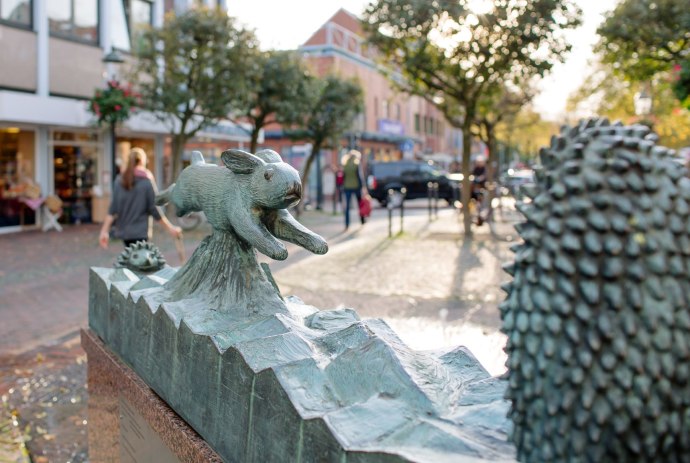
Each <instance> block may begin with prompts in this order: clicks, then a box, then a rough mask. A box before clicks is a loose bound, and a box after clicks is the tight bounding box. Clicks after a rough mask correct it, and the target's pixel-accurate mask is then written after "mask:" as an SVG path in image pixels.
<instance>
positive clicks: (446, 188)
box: [367, 161, 458, 206]
mask: <svg viewBox="0 0 690 463" xmlns="http://www.w3.org/2000/svg"><path fill="white" fill-rule="evenodd" d="M429 182H437V183H438V195H439V198H441V199H445V200H446V201H448V203H449V204H452V203H453V201H454V200H455V198H456V195H457V192H456V191H457V188H458V184H457V182H455V181H453V180H451V179H450V178H448V176H447V174H445V173H444V172H443V171H441V170H439V169H437V168H435V167H434V166H433V165H430V164H429V163H427V162H421V161H394V162H372V163H370V164H369V166H368V169H367V188H368V189H369V194H370V195H371V197H372V198H374V199H376V200H378V202H379V203H381V205H383V206H385V205H386V200H387V198H388V190H389V189H393V190H396V191H400V190H401V189H402V188H403V187H405V189H406V190H407V194H406V196H405V198H406V199H417V198H426V197H427V195H428V189H429V187H428V183H429Z"/></svg>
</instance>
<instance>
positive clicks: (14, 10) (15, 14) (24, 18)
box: [0, 0, 33, 27]
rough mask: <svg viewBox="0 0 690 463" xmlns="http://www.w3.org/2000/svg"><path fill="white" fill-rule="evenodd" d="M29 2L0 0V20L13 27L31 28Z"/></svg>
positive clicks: (31, 7)
mask: <svg viewBox="0 0 690 463" xmlns="http://www.w3.org/2000/svg"><path fill="white" fill-rule="evenodd" d="M32 10H33V2H32V1H31V0H0V20H2V22H7V23H10V24H13V25H19V26H25V27H31V18H32V15H31V12H32Z"/></svg>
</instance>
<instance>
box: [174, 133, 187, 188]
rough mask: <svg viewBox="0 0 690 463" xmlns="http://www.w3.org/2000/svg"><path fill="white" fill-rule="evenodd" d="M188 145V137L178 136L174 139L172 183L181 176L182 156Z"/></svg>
mask: <svg viewBox="0 0 690 463" xmlns="http://www.w3.org/2000/svg"><path fill="white" fill-rule="evenodd" d="M186 143H187V137H186V136H184V135H180V134H176V135H173V137H172V157H171V159H170V163H171V164H172V166H171V167H172V169H171V170H172V177H171V178H170V183H171V184H172V183H175V182H176V181H177V177H178V176H179V175H180V171H181V167H182V154H183V153H184V145H185V144H186Z"/></svg>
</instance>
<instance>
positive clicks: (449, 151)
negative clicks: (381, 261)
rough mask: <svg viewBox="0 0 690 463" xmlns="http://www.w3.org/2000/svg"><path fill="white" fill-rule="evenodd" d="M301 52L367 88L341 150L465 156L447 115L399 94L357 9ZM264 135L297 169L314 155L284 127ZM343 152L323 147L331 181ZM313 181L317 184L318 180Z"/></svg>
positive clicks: (316, 66) (320, 68)
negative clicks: (366, 36)
mask: <svg viewBox="0 0 690 463" xmlns="http://www.w3.org/2000/svg"><path fill="white" fill-rule="evenodd" d="M298 52H299V53H300V54H301V55H302V56H303V57H304V59H305V60H306V62H307V65H308V67H309V68H310V70H311V71H312V72H313V73H314V74H315V75H318V76H326V75H337V76H339V77H343V78H355V79H357V80H358V81H359V83H360V84H361V86H362V88H363V90H364V105H365V109H364V112H363V113H362V114H360V115H359V116H358V117H357V119H356V120H355V123H354V126H353V127H352V130H350V131H349V132H348V133H347V134H346V136H345V138H344V139H343V140H342V149H345V148H348V147H356V148H358V149H359V150H360V151H362V153H363V154H364V159H365V162H371V161H394V160H399V159H414V158H418V159H421V158H422V157H424V156H429V155H436V156H437V157H441V158H444V157H445V159H447V160H450V159H453V158H457V157H459V156H460V154H461V149H462V148H461V147H462V138H461V137H462V135H461V133H460V132H459V131H457V130H455V129H452V128H451V127H450V126H449V125H448V124H447V123H446V121H445V119H444V117H443V115H442V113H441V112H440V111H439V110H438V109H436V108H435V107H434V106H433V105H432V104H431V103H430V102H428V101H426V100H425V99H424V98H421V97H418V96H410V95H407V94H402V93H399V92H396V90H395V89H394V88H393V87H392V85H391V83H390V81H389V80H388V78H387V77H386V76H385V75H384V73H383V70H382V69H381V67H380V64H379V63H377V62H376V59H375V58H376V57H375V51H374V50H370V49H369V48H368V47H367V46H366V43H365V39H364V36H363V31H362V28H361V25H360V22H359V19H358V18H357V17H356V16H355V15H353V14H352V13H349V12H348V11H346V10H344V9H340V10H338V11H337V12H336V13H335V14H334V15H333V16H332V17H331V18H330V19H329V20H328V21H326V22H325V23H324V24H323V25H322V26H321V27H320V28H319V29H318V30H317V31H315V32H314V33H313V34H312V36H311V37H310V38H309V39H308V40H307V41H306V42H305V43H304V44H303V45H302V46H300V47H299V49H298ZM265 137H266V140H265V143H264V145H265V146H267V147H271V148H273V149H275V150H276V151H278V152H281V154H282V155H283V158H285V159H287V160H289V161H290V162H291V163H293V164H294V165H295V166H296V167H300V166H301V163H302V160H303V159H304V157H305V155H306V154H308V153H309V149H310V147H309V146H305V145H300V144H294V143H293V142H291V141H289V140H287V139H285V138H283V137H282V132H281V130H279V129H278V130H276V129H275V128H273V129H272V128H270V127H269V128H267V129H266V131H265ZM339 151H340V150H324V151H322V159H321V161H322V169H323V171H324V184H326V185H328V184H329V179H328V175H329V173H330V172H332V171H333V166H335V165H336V164H337V160H338V157H339V155H340V152H339ZM439 155H440V156H439ZM314 175H315V174H314ZM310 184H311V185H312V187H313V186H314V185H315V182H310ZM326 194H329V192H328V191H326Z"/></svg>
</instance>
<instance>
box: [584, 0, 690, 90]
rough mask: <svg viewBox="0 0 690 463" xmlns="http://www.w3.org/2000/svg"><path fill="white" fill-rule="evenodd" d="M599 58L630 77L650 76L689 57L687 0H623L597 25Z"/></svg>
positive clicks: (643, 79)
mask: <svg viewBox="0 0 690 463" xmlns="http://www.w3.org/2000/svg"><path fill="white" fill-rule="evenodd" d="M597 32H598V34H599V35H600V36H601V38H600V40H599V43H598V44H597V46H596V47H595V50H596V51H597V52H600V53H601V56H602V58H603V62H604V63H605V64H608V65H611V66H613V68H614V69H616V70H617V71H618V72H620V73H621V74H622V75H624V76H625V77H626V78H628V79H630V80H633V81H647V80H651V79H652V78H653V77H654V76H655V75H656V74H658V73H660V72H668V71H670V70H671V69H672V67H673V65H674V64H678V63H680V62H681V61H683V60H687V59H690V14H688V1H687V0H623V1H621V2H620V3H618V5H616V8H614V9H613V10H612V11H611V12H609V13H608V15H607V16H606V19H605V20H604V22H603V23H602V24H601V26H600V27H599V29H598V31H597Z"/></svg>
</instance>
